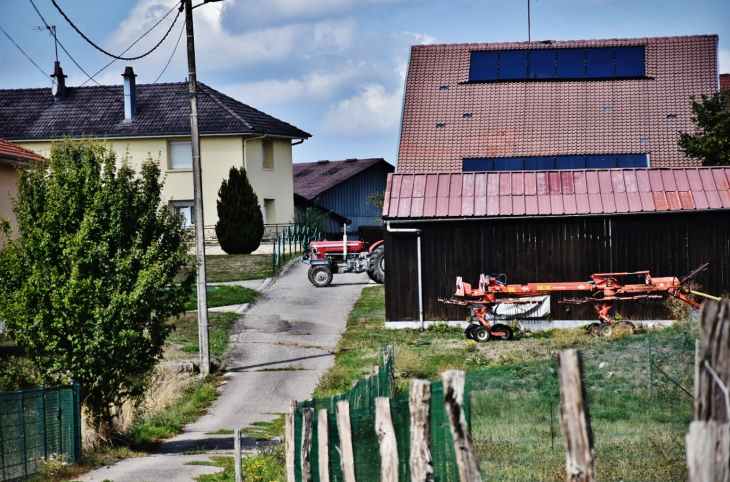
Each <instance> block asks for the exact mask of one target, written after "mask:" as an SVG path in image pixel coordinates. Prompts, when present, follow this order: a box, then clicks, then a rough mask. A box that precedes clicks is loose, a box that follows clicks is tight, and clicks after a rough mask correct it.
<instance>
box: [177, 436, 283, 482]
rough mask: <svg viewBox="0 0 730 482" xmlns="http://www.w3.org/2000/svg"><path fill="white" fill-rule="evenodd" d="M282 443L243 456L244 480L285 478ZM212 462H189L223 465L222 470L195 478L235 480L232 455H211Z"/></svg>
mask: <svg viewBox="0 0 730 482" xmlns="http://www.w3.org/2000/svg"><path fill="white" fill-rule="evenodd" d="M284 458H285V457H284V445H283V444H273V445H270V446H266V447H263V448H261V449H259V453H258V454H256V455H252V456H248V457H244V458H243V459H242V460H241V469H242V473H243V480H245V481H246V482H272V481H282V482H283V481H285V480H286V467H285V464H284ZM211 460H212V461H213V463H212V464H211V463H209V462H191V465H215V466H217V467H223V471H222V472H218V473H216V474H206V475H201V476H199V477H198V478H197V480H199V481H200V482H235V480H236V476H235V471H234V465H233V464H234V459H233V457H219V456H213V457H211Z"/></svg>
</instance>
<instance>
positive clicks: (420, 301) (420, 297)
mask: <svg viewBox="0 0 730 482" xmlns="http://www.w3.org/2000/svg"><path fill="white" fill-rule="evenodd" d="M385 227H386V229H387V230H388V232H389V233H416V235H417V237H416V239H417V249H416V252H417V255H418V319H419V321H420V322H421V330H425V329H426V326H425V322H424V320H423V283H422V282H421V279H422V275H421V230H420V229H416V228H391V227H390V221H387V222H386V223H385Z"/></svg>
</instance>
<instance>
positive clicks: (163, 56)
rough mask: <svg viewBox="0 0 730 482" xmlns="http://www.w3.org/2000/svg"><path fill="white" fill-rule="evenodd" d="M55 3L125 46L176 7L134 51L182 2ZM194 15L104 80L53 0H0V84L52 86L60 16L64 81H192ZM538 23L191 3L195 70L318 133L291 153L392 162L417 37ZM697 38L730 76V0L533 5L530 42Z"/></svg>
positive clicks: (522, 18)
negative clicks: (713, 43)
mask: <svg viewBox="0 0 730 482" xmlns="http://www.w3.org/2000/svg"><path fill="white" fill-rule="evenodd" d="M201 2H202V0H194V1H193V4H194V5H195V4H198V3H201ZM33 3H34V4H35V7H37V10H38V12H39V13H40V15H39V13H38V12H36V10H35V8H34V5H33ZM56 4H57V5H58V6H59V7H60V8H61V10H63V12H64V13H65V14H66V16H67V17H68V18H69V19H70V20H71V22H73V23H74V24H75V25H76V26H77V27H78V29H79V30H80V31H81V32H83V34H84V35H85V36H86V37H88V39H89V40H90V41H91V42H93V43H95V44H96V45H97V46H98V47H100V48H101V49H103V50H106V51H108V52H110V53H112V54H115V55H118V56H122V55H121V53H122V52H123V51H124V50H125V49H127V48H128V47H130V45H131V44H132V43H134V42H135V41H137V40H138V39H139V38H140V37H141V36H142V35H143V34H144V33H145V32H147V31H148V30H149V29H150V27H152V26H153V25H154V24H155V23H157V22H158V21H160V19H162V18H163V17H165V15H166V14H167V13H168V12H170V11H171V10H172V13H170V14H169V15H168V16H167V17H165V18H164V19H163V20H162V21H161V22H160V23H159V25H158V26H157V27H156V28H155V29H153V30H152V31H151V32H149V34H147V35H146V36H145V37H143V38H142V39H141V40H139V41H138V42H137V43H136V44H135V45H134V46H132V47H131V48H130V49H129V50H128V52H127V53H126V54H125V55H124V56H137V55H141V54H143V53H145V52H147V51H148V50H150V49H151V48H152V47H153V46H155V45H156V44H157V43H158V42H159V41H160V40H161V39H162V38H163V36H164V35H165V32H167V31H168V30H169V29H170V27H171V25H172V22H173V19H174V18H175V16H176V14H177V9H174V7H175V6H176V5H177V3H176V0H116V1H112V0H96V1H89V0H56ZM41 16H42V17H43V19H44V20H42V19H41ZM183 20H184V16H183V15H181V16H180V17H179V18H178V20H177V23H175V25H174V26H173V27H172V29H171V30H170V33H169V35H168V36H167V38H166V39H165V40H164V42H162V44H161V45H160V46H159V47H158V48H157V49H156V50H155V51H154V52H153V53H152V54H150V55H149V56H147V57H144V58H143V59H140V60H135V61H120V60H118V61H115V62H114V63H112V64H111V65H110V66H108V67H107V68H106V69H105V70H103V71H102V72H101V73H99V74H98V75H95V76H94V74H96V72H97V71H99V70H101V69H102V68H103V67H105V66H106V65H107V64H108V63H109V62H110V61H112V60H113V59H112V58H110V57H108V56H106V55H105V54H103V53H101V52H100V51H99V50H97V49H96V48H95V47H93V46H91V45H90V44H89V43H88V42H87V41H86V40H84V39H83V38H82V37H81V36H80V35H79V34H78V33H77V32H76V31H75V30H74V29H73V28H72V27H71V25H70V24H69V22H68V21H67V20H66V19H64V18H63V16H62V15H61V13H59V10H58V9H57V8H56V7H55V6H54V5H53V3H52V0H33V2H31V0H0V27H1V28H2V29H3V30H4V32H3V31H0V89H22V88H37V87H48V88H49V89H50V87H51V79H50V77H49V75H50V74H51V73H53V62H54V61H55V56H56V53H55V47H54V40H53V37H52V36H51V35H50V33H49V32H48V31H47V29H46V28H45V26H44V22H45V24H47V25H55V26H56V32H57V36H58V40H59V41H60V43H61V44H62V46H63V48H65V50H66V51H67V52H64V49H63V48H61V47H59V52H58V58H59V60H60V62H61V66H62V67H63V71H64V73H65V74H66V75H67V76H68V78H67V79H66V85H67V86H78V85H82V84H83V85H95V83H94V82H95V81H96V82H98V83H100V84H102V85H120V84H121V83H122V78H121V74H122V72H123V71H124V67H125V66H128V65H130V66H132V67H134V71H135V73H136V74H137V83H138V84H149V83H153V82H182V81H185V80H186V78H187V72H188V71H187V58H186V46H185V41H186V40H185V36H184V35H182V37H181V34H182V33H183V32H182V28H183V25H184V23H183ZM527 23H528V22H527V0H503V1H498V0H481V1H472V0H451V1H447V0H357V1H355V0H223V1H220V2H215V3H207V4H204V5H201V6H200V7H199V8H196V9H195V10H194V28H195V48H196V64H197V77H198V81H200V82H203V83H205V84H206V85H208V86H210V87H212V88H214V89H216V90H218V91H220V92H223V93H224V94H226V95H228V96H230V97H233V98H235V99H237V100H239V101H241V102H243V103H245V104H248V105H250V106H252V107H254V108H256V109H259V110H261V111H263V112H265V113H267V114H270V115H273V116H274V117H277V118H279V119H281V120H283V121H285V122H288V123H290V124H293V125H294V126H296V127H298V128H300V129H302V130H304V131H306V132H308V133H310V134H312V137H311V138H310V139H308V140H306V141H305V142H304V143H302V144H300V145H297V146H295V147H294V148H293V156H294V162H312V161H317V160H322V159H329V160H341V159H348V158H361V159H362V158H371V157H378V158H380V157H382V158H384V159H385V160H386V161H388V162H390V163H391V164H395V161H396V156H397V151H398V136H399V124H400V117H401V110H402V106H403V86H404V80H405V76H406V73H407V69H408V59H409V56H410V47H411V46H412V45H417V44H433V43H436V44H448V43H472V42H507V41H526V40H527V38H528V28H527ZM38 27H42V28H38ZM699 34H717V35H719V45H718V49H719V50H718V62H719V70H720V72H721V73H726V72H727V73H730V1H727V0H532V1H531V2H530V36H531V39H532V40H583V39H610V38H637V37H663V36H678V35H699ZM11 39H12V41H11ZM178 39H180V40H179V43H178ZM13 41H14V42H15V44H17V45H18V46H19V47H20V49H22V50H23V51H24V52H25V54H23V53H22V52H21V51H20V50H19V49H18V47H16V45H15V44H14V43H13ZM69 55H70V57H69ZM72 58H73V60H72ZM31 60H32V62H35V64H37V66H38V67H36V66H35V65H34V64H33V63H32V62H31ZM74 61H75V62H74ZM76 64H78V65H76ZM84 71H85V72H86V73H84ZM87 74H89V75H92V76H94V80H93V81H92V80H89V77H88V75H87Z"/></svg>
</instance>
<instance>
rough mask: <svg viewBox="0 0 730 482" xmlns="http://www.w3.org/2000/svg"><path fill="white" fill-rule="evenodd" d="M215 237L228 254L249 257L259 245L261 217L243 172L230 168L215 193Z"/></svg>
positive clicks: (262, 233)
mask: <svg viewBox="0 0 730 482" xmlns="http://www.w3.org/2000/svg"><path fill="white" fill-rule="evenodd" d="M217 205H218V222H217V223H216V225H215V234H216V236H217V237H218V243H219V244H220V246H221V249H223V251H225V252H226V253H228V254H251V252H252V251H254V250H256V248H258V247H259V245H260V244H261V237H262V236H263V235H264V217H263V215H262V214H261V206H260V205H259V200H258V197H257V196H256V193H255V192H254V190H253V188H252V187H251V183H249V182H248V176H246V169H244V168H243V167H239V168H236V167H232V168H231V170H230V171H229V173H228V180H224V181H223V184H221V187H220V189H219V190H218V202H217Z"/></svg>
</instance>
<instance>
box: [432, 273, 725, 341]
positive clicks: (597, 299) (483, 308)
mask: <svg viewBox="0 0 730 482" xmlns="http://www.w3.org/2000/svg"><path fill="white" fill-rule="evenodd" d="M708 264H709V263H705V264H703V265H702V266H700V267H699V268H697V269H695V270H693V271H692V272H690V273H689V274H687V275H686V276H684V277H683V278H681V279H680V278H677V277H674V276H669V277H663V278H655V277H652V276H651V274H650V273H649V271H635V272H624V273H598V274H593V275H591V279H590V281H587V282H585V281H577V282H574V281H571V282H567V283H551V282H544V283H527V284H514V285H508V284H507V283H506V276H505V281H504V282H503V281H501V280H500V279H499V278H501V277H502V276H504V275H501V276H500V277H494V276H485V275H483V274H482V275H481V276H480V277H479V285H478V287H477V288H472V287H471V285H470V284H469V283H464V282H463V281H462V278H461V276H458V277H457V278H456V293H455V294H454V296H453V297H452V298H450V299H443V298H439V301H440V302H442V303H446V304H452V305H462V306H468V307H469V310H470V314H471V321H472V324H470V325H469V326H468V327H467V328H466V330H465V334H466V337H467V338H469V339H473V340H476V341H478V342H486V341H489V340H490V339H491V338H495V339H502V340H509V339H511V338H512V336H513V333H512V329H511V328H510V327H509V326H507V325H504V324H495V325H491V324H490V323H489V321H488V320H487V314H488V313H490V312H492V311H493V309H494V307H495V306H496V305H498V304H516V303H535V302H538V301H540V299H539V298H537V297H540V296H543V295H546V294H549V293H552V292H564V291H587V292H590V293H592V295H591V296H586V297H583V298H564V299H560V300H558V303H562V304H568V305H581V304H590V303H592V304H593V305H594V306H595V309H596V313H597V315H598V321H597V322H595V323H591V324H590V325H589V326H588V328H587V332H588V333H589V334H594V335H604V336H608V335H610V334H611V333H612V332H613V328H614V326H615V325H616V322H612V321H611V318H609V316H608V313H609V311H610V309H611V307H612V306H613V302H614V301H627V300H639V301H641V300H661V299H663V298H665V297H666V296H667V295H668V296H673V297H675V298H678V299H680V300H682V301H684V302H686V303H689V304H690V305H692V306H694V307H695V308H699V307H700V304H699V303H697V302H696V301H694V300H693V299H691V298H689V296H688V295H690V294H694V295H698V296H703V297H706V298H714V297H712V296H710V295H706V294H704V293H700V292H699V291H694V290H692V289H691V288H690V286H689V281H690V280H691V279H692V278H694V277H695V276H696V275H697V274H698V273H699V272H701V271H704V270H706V269H707V266H708ZM629 275H636V276H639V277H640V278H642V279H643V282H642V283H639V284H621V283H619V281H618V280H617V279H616V278H617V277H623V276H629ZM621 323H622V324H623V325H625V326H627V327H628V328H629V330H630V331H633V328H634V326H633V324H632V323H631V322H628V321H622V322H621Z"/></svg>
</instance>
